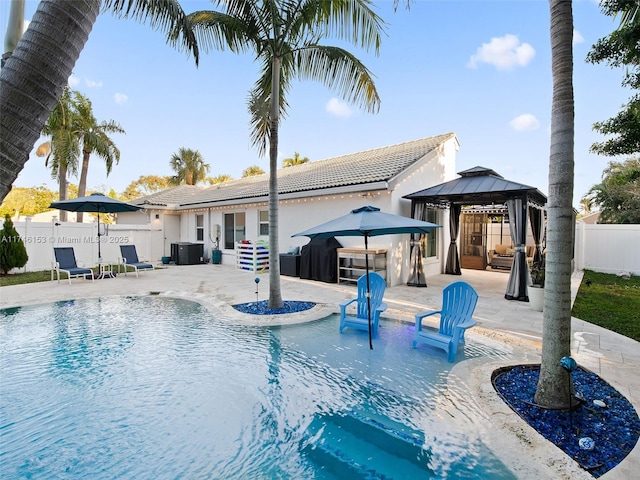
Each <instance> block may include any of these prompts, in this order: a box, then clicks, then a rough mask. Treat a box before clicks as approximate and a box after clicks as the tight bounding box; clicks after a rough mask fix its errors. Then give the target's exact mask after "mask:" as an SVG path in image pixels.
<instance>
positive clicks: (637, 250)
mask: <svg viewBox="0 0 640 480" xmlns="http://www.w3.org/2000/svg"><path fill="white" fill-rule="evenodd" d="M0 225H1V221H0ZM14 225H15V227H16V230H17V231H18V234H19V235H20V237H21V238H22V241H23V242H24V243H25V245H26V247H27V254H28V255H29V261H28V262H27V265H26V266H25V267H24V268H23V269H20V271H38V270H48V269H50V268H51V265H52V262H53V247H74V250H75V254H76V259H77V261H78V265H79V266H85V267H92V266H95V265H96V264H97V260H98V226H97V224H96V223H72V222H64V223H61V222H56V221H53V222H50V223H48V222H31V221H30V220H27V221H26V222H16V223H14ZM120 245H135V246H136V250H137V252H138V257H140V259H141V260H146V261H150V262H154V263H155V262H160V260H161V257H162V256H164V255H167V254H168V253H167V252H164V233H163V232H162V229H161V228H153V227H152V226H151V224H146V225H109V226H108V232H107V234H106V235H104V236H101V237H100V250H101V254H102V259H103V260H104V261H105V262H113V263H117V261H118V259H119V258H120ZM574 266H575V269H576V270H584V269H588V270H594V271H597V272H604V273H624V272H628V273H631V274H633V275H640V225H599V224H596V225H590V224H584V223H578V224H577V225H576V246H575V255H574Z"/></svg>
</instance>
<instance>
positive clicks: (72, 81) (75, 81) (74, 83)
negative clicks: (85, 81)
mask: <svg viewBox="0 0 640 480" xmlns="http://www.w3.org/2000/svg"><path fill="white" fill-rule="evenodd" d="M67 83H68V84H69V86H70V87H71V88H76V87H77V86H78V85H80V79H79V78H78V77H76V76H75V75H74V74H73V73H72V74H71V75H70V76H69V80H67Z"/></svg>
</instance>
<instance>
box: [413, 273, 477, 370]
mask: <svg viewBox="0 0 640 480" xmlns="http://www.w3.org/2000/svg"><path fill="white" fill-rule="evenodd" d="M477 302H478V294H477V293H476V291H475V290H474V289H473V287H471V285H469V284H468V283H466V282H454V283H452V284H451V285H448V286H447V287H446V288H445V289H444V290H443V292H442V310H438V311H435V312H432V311H429V312H423V313H418V314H416V316H415V318H416V329H415V333H414V335H413V348H416V346H417V345H418V342H422V343H426V344H428V345H431V346H434V347H437V348H441V349H443V350H444V351H445V352H447V360H448V361H449V362H453V361H454V359H455V358H456V353H458V345H459V344H461V343H464V332H465V330H466V329H467V328H471V327H473V326H474V325H475V324H476V321H475V320H474V319H473V318H472V315H473V311H474V310H475V308H476V303H477ZM436 314H439V315H440V328H439V329H438V330H437V331H436V330H435V329H431V328H429V327H424V326H423V325H422V319H423V318H425V317H429V316H431V315H436Z"/></svg>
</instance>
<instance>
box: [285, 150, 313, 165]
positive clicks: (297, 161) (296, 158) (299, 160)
mask: <svg viewBox="0 0 640 480" xmlns="http://www.w3.org/2000/svg"><path fill="white" fill-rule="evenodd" d="M308 161H309V159H308V158H307V157H301V156H300V154H299V153H298V152H295V153H294V154H293V157H292V158H285V159H284V160H282V166H283V167H285V168H286V167H293V166H294V165H302V164H304V163H307V162H308Z"/></svg>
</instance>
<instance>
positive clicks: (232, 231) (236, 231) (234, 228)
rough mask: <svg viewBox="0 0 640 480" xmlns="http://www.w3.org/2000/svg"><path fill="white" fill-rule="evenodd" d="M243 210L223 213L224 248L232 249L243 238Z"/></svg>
mask: <svg viewBox="0 0 640 480" xmlns="http://www.w3.org/2000/svg"><path fill="white" fill-rule="evenodd" d="M244 217H245V216H244V212H239V213H225V214H224V248H226V249H228V250H233V249H235V248H236V243H237V242H240V241H242V240H244V239H245V218H244Z"/></svg>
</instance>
